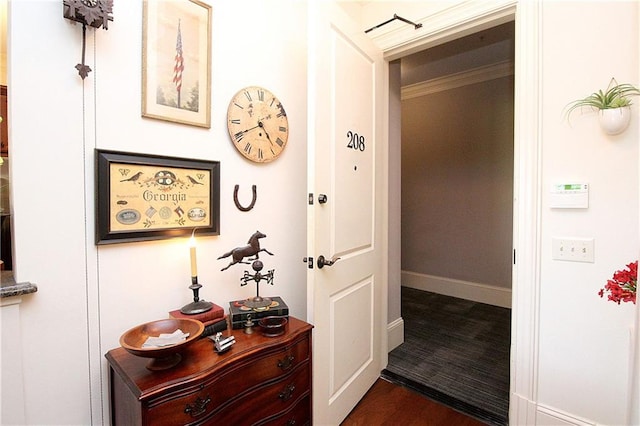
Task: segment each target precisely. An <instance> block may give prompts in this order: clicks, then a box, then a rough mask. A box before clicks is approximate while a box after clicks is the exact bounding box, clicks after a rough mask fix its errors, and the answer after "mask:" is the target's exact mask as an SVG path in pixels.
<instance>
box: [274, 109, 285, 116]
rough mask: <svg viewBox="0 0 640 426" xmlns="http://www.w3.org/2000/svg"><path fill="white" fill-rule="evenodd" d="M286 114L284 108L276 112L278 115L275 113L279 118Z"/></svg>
mask: <svg viewBox="0 0 640 426" xmlns="http://www.w3.org/2000/svg"><path fill="white" fill-rule="evenodd" d="M286 116H287V114H285V112H284V110H283V109H281V110H280V112H279V113H278V115H276V117H278V118H281V117H286Z"/></svg>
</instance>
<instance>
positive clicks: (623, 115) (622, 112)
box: [598, 106, 631, 135]
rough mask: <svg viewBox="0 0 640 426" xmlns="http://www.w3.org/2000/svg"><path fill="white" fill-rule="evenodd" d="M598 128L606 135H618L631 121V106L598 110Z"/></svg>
mask: <svg viewBox="0 0 640 426" xmlns="http://www.w3.org/2000/svg"><path fill="white" fill-rule="evenodd" d="M598 120H599V121H600V128H602V130H603V131H604V132H605V133H606V134H608V135H618V134H620V133H622V132H624V131H625V130H626V129H627V127H629V123H630V122H631V108H630V107H628V106H625V107H620V108H608V109H601V110H600V111H598Z"/></svg>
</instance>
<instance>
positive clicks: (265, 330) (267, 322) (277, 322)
mask: <svg viewBox="0 0 640 426" xmlns="http://www.w3.org/2000/svg"><path fill="white" fill-rule="evenodd" d="M287 322H288V320H287V317H277V316H269V317H264V318H260V321H258V324H260V327H262V334H264V335H265V336H267V337H275V336H280V335H282V334H284V327H285V325H287Z"/></svg>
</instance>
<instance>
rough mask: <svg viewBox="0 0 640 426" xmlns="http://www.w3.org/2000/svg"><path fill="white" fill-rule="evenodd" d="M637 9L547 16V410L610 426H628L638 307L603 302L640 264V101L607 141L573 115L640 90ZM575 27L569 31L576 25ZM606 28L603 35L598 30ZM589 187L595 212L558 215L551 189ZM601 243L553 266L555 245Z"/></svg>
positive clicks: (565, 6)
mask: <svg viewBox="0 0 640 426" xmlns="http://www.w3.org/2000/svg"><path fill="white" fill-rule="evenodd" d="M638 7H639V3H638V2H607V3H606V4H604V3H600V2H584V3H580V5H579V13H578V12H577V11H578V6H577V5H576V3H573V2H545V3H543V8H542V12H543V14H542V22H543V25H544V28H543V45H542V54H543V57H542V62H543V64H544V66H543V73H542V83H543V94H542V97H543V100H544V101H543V110H542V122H543V129H542V143H543V147H542V175H543V176H542V187H541V188H540V189H541V194H542V216H541V219H542V238H541V244H542V252H541V259H542V264H541V271H540V273H541V289H540V358H539V376H538V377H539V380H538V398H539V403H540V404H541V405H545V406H549V407H553V408H555V409H558V410H560V411H562V412H566V413H572V414H575V415H577V416H579V417H582V418H585V419H589V420H590V421H594V422H597V423H602V424H625V423H626V419H625V416H626V414H627V404H628V402H629V400H628V384H629V383H628V381H629V379H630V371H631V370H630V366H629V362H630V348H631V346H630V332H631V326H632V322H633V314H634V309H635V306H634V305H633V304H631V305H630V304H624V305H621V306H618V305H617V304H614V303H611V302H605V301H604V300H603V299H600V298H599V297H598V295H597V293H598V290H599V289H600V288H602V287H603V286H604V284H605V283H606V280H607V279H609V278H611V275H612V274H613V272H614V271H616V270H618V269H622V268H624V266H625V265H626V264H627V263H630V262H632V261H633V260H636V259H637V256H638V248H639V243H638V219H637V218H638V191H639V189H638V140H639V137H638V136H639V130H638V129H639V125H640V114H639V109H638V105H637V104H638V101H637V100H636V102H635V105H634V107H633V108H634V109H633V121H632V123H631V127H630V128H629V129H628V130H627V131H626V132H625V133H624V134H622V135H620V136H615V137H610V136H606V135H605V134H604V133H603V132H602V131H601V130H600V129H599V127H598V124H597V117H596V114H584V115H580V114H575V115H572V117H571V121H570V123H568V122H567V121H565V120H564V119H563V116H562V109H563V108H564V106H565V105H566V104H567V103H568V102H570V101H572V100H574V99H578V98H581V97H584V96H586V95H588V94H590V93H591V92H593V91H596V90H597V89H605V88H606V86H607V85H608V84H609V80H610V79H611V77H615V78H616V79H617V80H618V81H619V82H630V83H634V84H636V85H637V84H638V83H639V81H638V65H639V62H638V59H639V58H638V52H640V47H639V44H638V43H639V42H638V40H639V37H638V34H639V30H640V28H639V26H638ZM568 23H573V25H570V29H569V30H568V28H567V24H568ZM593 28H598V31H593ZM567 181H573V182H585V183H589V184H590V186H591V190H590V193H589V208H588V209H586V210H564V209H552V208H551V206H550V203H549V190H550V187H551V185H552V184H554V183H562V182H567ZM556 236H569V237H579V238H594V239H595V262H594V263H572V262H561V261H555V260H552V259H551V239H552V238H553V237H556Z"/></svg>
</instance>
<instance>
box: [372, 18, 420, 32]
mask: <svg viewBox="0 0 640 426" xmlns="http://www.w3.org/2000/svg"><path fill="white" fill-rule="evenodd" d="M396 19H399V20H401V21H402V22H406V23H407V24H411V25H413V26H414V29H416V30H417V29H418V28H422V24H416V23H415V22H411V21H410V20H408V19H404V18H403V17H401V16H398V15H396V14H395V13H394V14H393V18H391V19H389V20H388V21H385V22H383V23H382V24H378V25H376V26H375V27H371V28H369V29H368V30H367V31H365V34H366V33H368V32H369V31H372V30H375V29H376V28H380V27H381V26H383V25H387V24H388V23H389V22H392V21H395V20H396Z"/></svg>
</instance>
